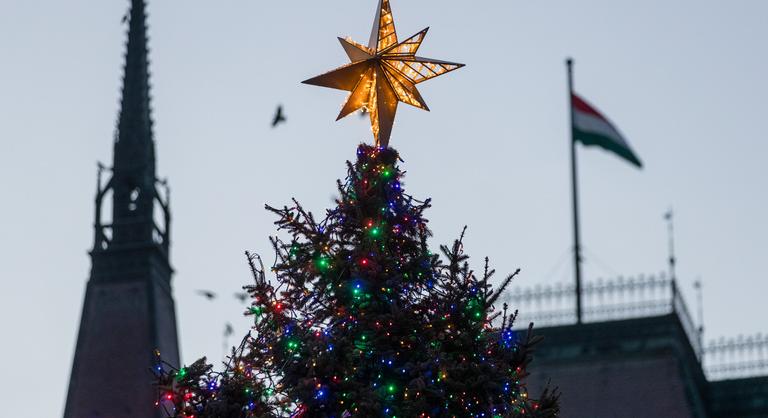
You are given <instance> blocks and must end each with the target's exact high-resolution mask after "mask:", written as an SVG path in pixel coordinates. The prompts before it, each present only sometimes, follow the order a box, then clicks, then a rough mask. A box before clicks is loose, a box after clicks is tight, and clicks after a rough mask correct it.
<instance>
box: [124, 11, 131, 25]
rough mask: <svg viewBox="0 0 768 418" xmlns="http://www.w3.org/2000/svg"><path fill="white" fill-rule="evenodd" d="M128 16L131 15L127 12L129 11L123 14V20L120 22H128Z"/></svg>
mask: <svg viewBox="0 0 768 418" xmlns="http://www.w3.org/2000/svg"><path fill="white" fill-rule="evenodd" d="M130 15H131V12H130V10H129V11H127V12H125V14H124V15H123V20H122V22H123V23H126V22H128V19H129V16H130Z"/></svg>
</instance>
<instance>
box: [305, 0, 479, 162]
mask: <svg viewBox="0 0 768 418" xmlns="http://www.w3.org/2000/svg"><path fill="white" fill-rule="evenodd" d="M428 30H429V28H426V29H423V30H422V31H420V32H418V33H416V34H415V35H413V36H411V37H410V38H408V39H406V40H404V41H402V42H398V39H397V31H396V30H395V21H394V18H393V17H392V10H391V7H390V4H389V0H379V8H378V10H377V13H376V17H375V19H374V24H373V29H372V31H371V39H370V40H369V42H368V46H365V45H362V44H359V43H357V42H355V41H353V40H352V39H349V38H338V39H339V42H340V43H341V46H342V48H344V51H345V52H346V54H347V56H348V57H349V60H350V63H349V64H346V65H343V66H341V67H339V68H337V69H335V70H332V71H329V72H327V73H325V74H322V75H319V76H317V77H313V78H310V79H308V80H305V81H303V83H305V84H312V85H316V86H321V87H329V88H334V89H339V90H346V91H349V92H350V93H349V96H348V97H347V100H346V101H345V102H344V105H343V106H342V108H341V111H340V112H339V116H338V117H337V119H336V120H339V119H341V118H343V117H345V116H347V115H349V114H350V113H353V112H355V111H357V110H359V109H365V110H366V112H367V113H368V114H369V116H370V119H371V130H372V131H373V136H374V141H375V144H376V146H379V147H383V148H386V147H387V146H388V145H389V138H390V135H391V133H392V125H393V124H394V120H395V113H396V112H397V105H398V103H399V102H402V103H406V104H409V105H411V106H414V107H417V108H419V109H423V110H426V111H429V107H428V106H427V103H426V102H425V101H424V98H422V97H421V94H420V93H419V90H418V89H417V88H416V84H419V83H422V82H424V81H426V80H429V79H431V78H435V77H438V76H440V75H443V74H445V73H448V72H451V71H454V70H457V69H459V68H461V67H463V66H464V64H459V63H455V62H448V61H441V60H435V59H430V58H422V57H417V56H416V52H417V51H418V49H419V47H420V46H421V43H422V42H423V41H424V38H425V37H426V34H427V31H428Z"/></svg>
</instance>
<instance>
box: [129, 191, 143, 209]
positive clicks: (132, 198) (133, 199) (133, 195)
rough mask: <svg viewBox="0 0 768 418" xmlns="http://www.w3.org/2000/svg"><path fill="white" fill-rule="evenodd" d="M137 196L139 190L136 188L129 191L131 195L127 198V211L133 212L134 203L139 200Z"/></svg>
mask: <svg viewBox="0 0 768 418" xmlns="http://www.w3.org/2000/svg"><path fill="white" fill-rule="evenodd" d="M139 194H140V190H139V188H138V187H135V188H134V189H133V190H131V194H130V195H129V196H128V198H129V200H130V201H129V202H128V210H129V211H131V212H133V211H135V210H136V207H137V205H136V201H137V200H139Z"/></svg>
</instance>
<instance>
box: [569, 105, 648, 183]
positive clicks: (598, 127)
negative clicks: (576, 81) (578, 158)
mask: <svg viewBox="0 0 768 418" xmlns="http://www.w3.org/2000/svg"><path fill="white" fill-rule="evenodd" d="M571 106H573V139H574V140H575V141H579V142H581V143H582V144H584V145H597V146H599V147H602V148H604V149H606V150H608V151H611V152H614V153H616V154H617V155H619V156H620V157H622V158H624V159H625V160H627V161H629V162H630V163H632V164H634V165H636V166H637V167H638V168H641V167H642V166H643V163H641V162H640V159H638V158H637V156H636V155H635V152H634V151H632V148H630V147H629V143H627V140H626V139H624V137H623V136H622V135H621V134H620V133H619V130H618V129H616V128H615V127H614V126H613V124H612V123H611V122H610V121H609V120H608V118H606V117H605V116H603V115H601V114H600V112H598V111H597V110H596V109H595V108H594V107H592V105H590V104H589V103H587V102H586V101H584V99H582V98H581V97H579V96H577V95H576V93H571Z"/></svg>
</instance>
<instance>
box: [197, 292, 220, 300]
mask: <svg viewBox="0 0 768 418" xmlns="http://www.w3.org/2000/svg"><path fill="white" fill-rule="evenodd" d="M197 294H198V295H200V296H202V297H204V298H206V299H208V300H214V299H216V293H214V292H212V291H210V290H198V291H197Z"/></svg>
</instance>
